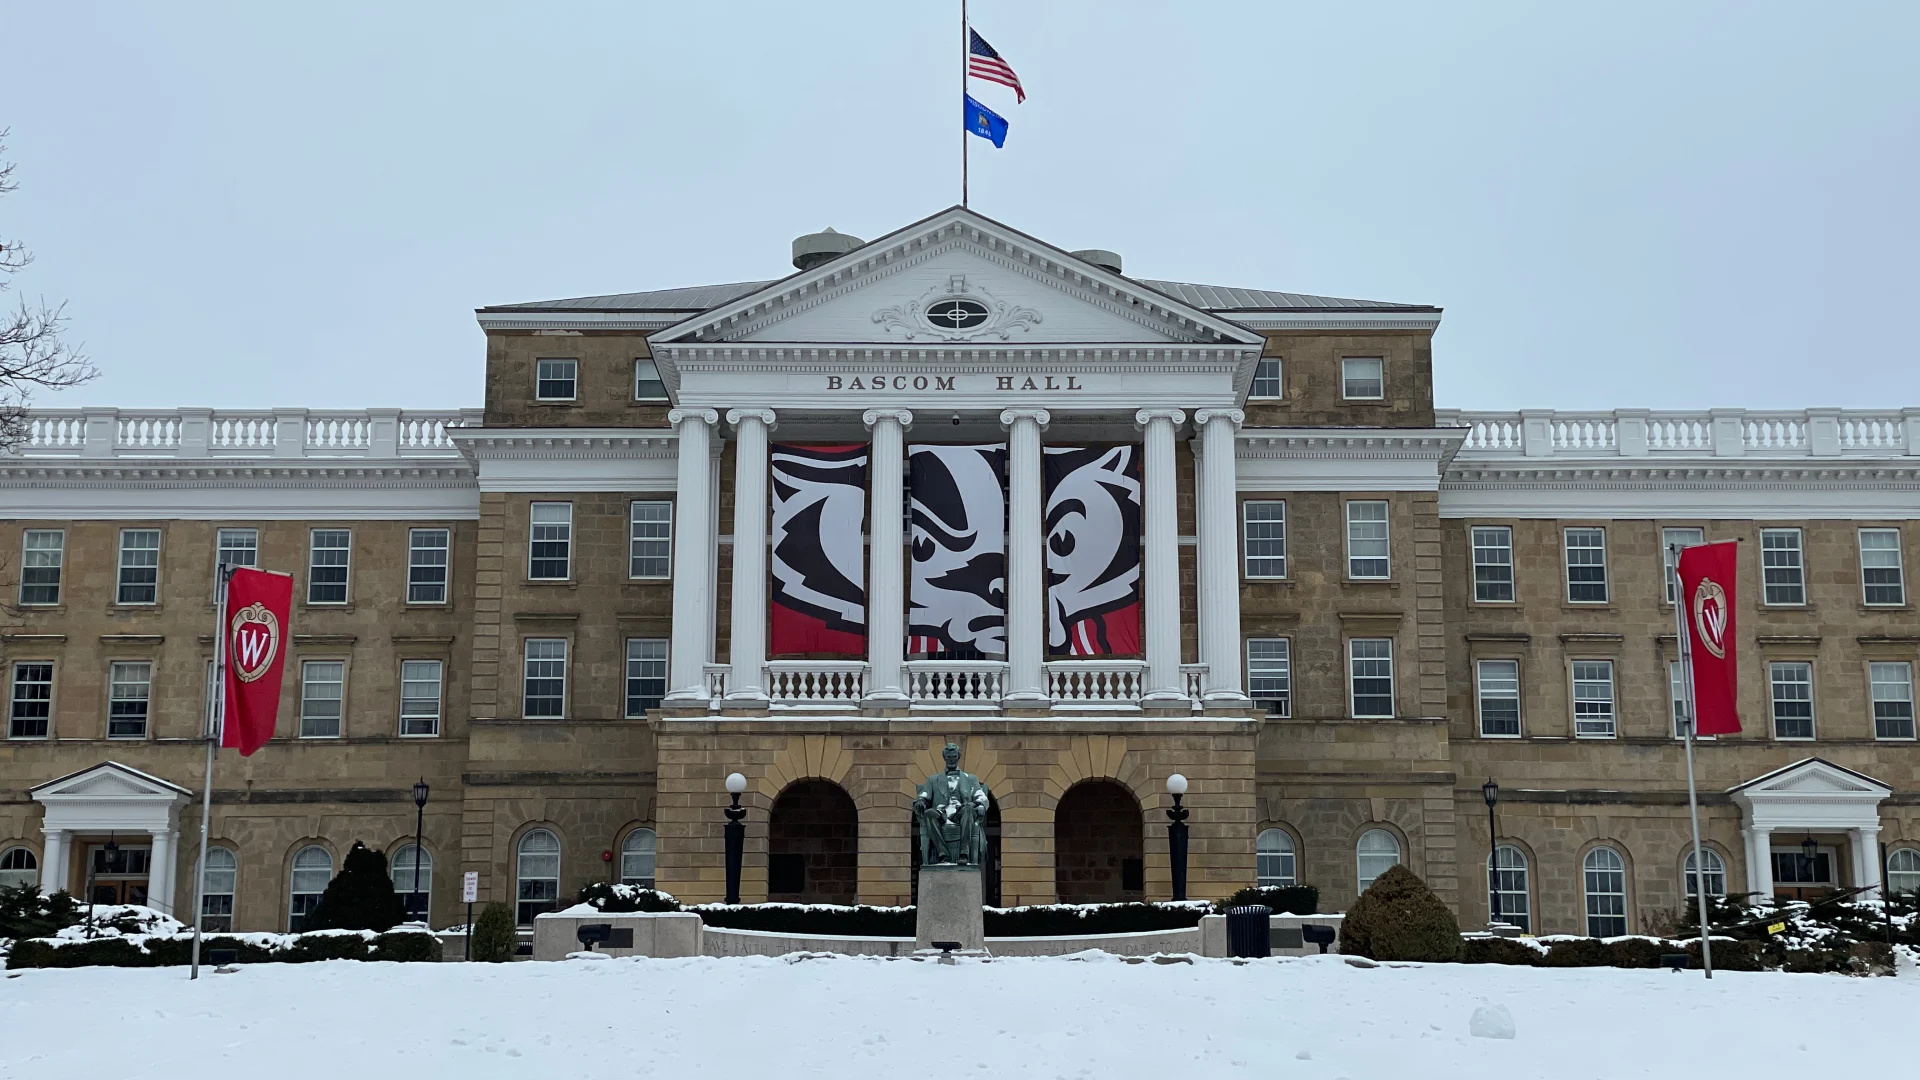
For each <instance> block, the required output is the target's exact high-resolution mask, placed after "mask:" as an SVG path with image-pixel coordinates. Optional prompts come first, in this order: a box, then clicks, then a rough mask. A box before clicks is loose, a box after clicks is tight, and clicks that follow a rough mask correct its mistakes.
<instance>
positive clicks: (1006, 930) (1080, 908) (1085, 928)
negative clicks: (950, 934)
mask: <svg viewBox="0 0 1920 1080" xmlns="http://www.w3.org/2000/svg"><path fill="white" fill-rule="evenodd" d="M1208 910H1209V909H1208V908H1207V907H1205V906H1204V905H1201V904H1173V903H1166V904H1085V905H1067V904H1060V905H1046V906H1042V907H1021V908H988V909H987V913H986V930H987V936H988V937H990V938H994V937H1070V936H1074V935H1078V934H1138V933H1144V932H1146V931H1150V930H1185V929H1187V928H1189V927H1194V926H1199V925H1200V918H1201V916H1203V915H1206V914H1207V912H1208ZM909 932H911V931H909Z"/></svg>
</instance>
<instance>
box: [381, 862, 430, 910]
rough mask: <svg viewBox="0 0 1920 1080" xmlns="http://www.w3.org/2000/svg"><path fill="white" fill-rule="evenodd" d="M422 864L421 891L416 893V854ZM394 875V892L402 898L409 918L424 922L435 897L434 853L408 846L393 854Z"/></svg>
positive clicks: (390, 868)
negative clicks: (414, 869)
mask: <svg viewBox="0 0 1920 1080" xmlns="http://www.w3.org/2000/svg"><path fill="white" fill-rule="evenodd" d="M416 852H417V853H418V858H419V864H420V884H419V886H418V888H419V891H418V892H415V891H414V890H415V886H414V883H413V882H414V878H413V868H414V860H415V853H416ZM389 870H390V872H391V873H392V875H393V891H394V894H395V895H396V896H398V897H400V903H401V904H403V905H405V907H406V909H407V918H409V919H421V920H424V919H426V917H427V912H428V911H429V910H430V908H431V904H430V903H429V901H430V900H431V899H432V897H433V852H431V851H421V850H420V849H419V848H417V847H414V846H413V845H412V844H407V845H405V846H404V847H402V848H401V849H400V850H399V851H396V852H394V853H393V863H392V864H391V866H390V867H389Z"/></svg>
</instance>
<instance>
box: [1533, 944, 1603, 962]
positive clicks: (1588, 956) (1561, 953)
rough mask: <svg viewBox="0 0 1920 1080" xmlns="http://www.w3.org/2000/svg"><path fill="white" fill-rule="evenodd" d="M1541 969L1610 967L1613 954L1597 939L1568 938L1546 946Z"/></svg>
mask: <svg viewBox="0 0 1920 1080" xmlns="http://www.w3.org/2000/svg"><path fill="white" fill-rule="evenodd" d="M1540 963H1541V966H1543V967H1612V966H1613V952H1612V951H1611V950H1609V949H1608V948H1607V943H1606V942H1604V941H1601V940H1600V939H1599V938H1568V939H1564V940H1561V941H1555V942H1552V943H1550V944H1548V946H1547V955H1546V958H1545V959H1543V960H1541V961H1540Z"/></svg>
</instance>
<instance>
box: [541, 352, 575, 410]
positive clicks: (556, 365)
mask: <svg viewBox="0 0 1920 1080" xmlns="http://www.w3.org/2000/svg"><path fill="white" fill-rule="evenodd" d="M579 369H580V362H579V361H578V360H571V359H545V360H538V361H535V363H534V392H533V396H534V398H535V399H537V400H540V401H572V400H573V399H574V384H575V379H576V378H577V377H578V374H579Z"/></svg>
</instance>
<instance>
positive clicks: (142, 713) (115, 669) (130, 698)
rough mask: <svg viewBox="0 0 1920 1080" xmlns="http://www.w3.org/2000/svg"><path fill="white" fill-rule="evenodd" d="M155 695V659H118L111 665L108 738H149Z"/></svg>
mask: <svg viewBox="0 0 1920 1080" xmlns="http://www.w3.org/2000/svg"><path fill="white" fill-rule="evenodd" d="M152 698H153V661H151V660H115V661H114V662H113V663H111V664H109V665H107V738H109V739H144V738H146V737H147V709H148V705H149V702H150V701H151V700H152Z"/></svg>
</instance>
